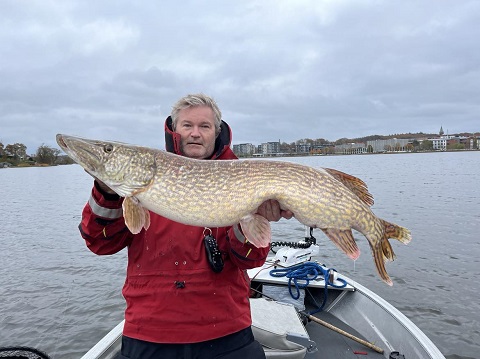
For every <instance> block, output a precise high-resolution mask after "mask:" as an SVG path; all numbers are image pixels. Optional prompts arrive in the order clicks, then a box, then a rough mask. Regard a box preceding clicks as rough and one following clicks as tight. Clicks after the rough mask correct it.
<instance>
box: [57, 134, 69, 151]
mask: <svg viewBox="0 0 480 359" xmlns="http://www.w3.org/2000/svg"><path fill="white" fill-rule="evenodd" d="M56 140H57V143H58V145H59V146H60V147H61V148H62V149H67V148H68V146H67V144H66V143H65V141H64V139H63V135H62V134H60V133H59V134H58V135H57V138H56Z"/></svg>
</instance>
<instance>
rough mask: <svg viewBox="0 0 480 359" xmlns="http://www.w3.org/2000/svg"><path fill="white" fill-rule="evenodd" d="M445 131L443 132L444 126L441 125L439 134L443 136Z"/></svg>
mask: <svg viewBox="0 0 480 359" xmlns="http://www.w3.org/2000/svg"><path fill="white" fill-rule="evenodd" d="M443 134H444V132H443V126H440V132H439V135H440V136H443Z"/></svg>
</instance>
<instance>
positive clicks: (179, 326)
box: [80, 94, 292, 359]
mask: <svg viewBox="0 0 480 359" xmlns="http://www.w3.org/2000/svg"><path fill="white" fill-rule="evenodd" d="M165 139H166V147H167V151H169V152H174V153H176V154H179V155H183V156H187V157H191V158H196V159H202V160H224V159H236V156H235V155H234V153H233V152H232V150H231V149H230V143H231V132H230V128H229V126H228V125H227V124H226V123H225V122H223V121H222V119H221V112H220V110H219V108H218V106H217V104H216V103H215V101H214V100H213V99H212V98H210V97H208V96H205V95H203V94H197V95H188V96H185V97H184V98H182V99H180V100H179V101H178V102H177V103H176V104H175V105H174V106H173V110H172V113H171V116H169V117H168V118H167V120H166V122H165ZM122 200H123V199H122V198H120V197H119V196H118V195H117V194H115V193H114V192H113V191H112V190H110V189H109V188H108V187H107V186H106V185H105V184H103V183H101V182H99V181H98V180H95V182H94V188H93V190H92V194H91V198H90V200H89V201H88V203H87V205H86V206H85V208H84V210H83V215H82V222H81V225H80V231H81V234H82V237H83V238H84V239H85V241H86V243H87V246H88V247H89V248H90V250H91V251H93V252H94V253H96V254H99V255H104V254H113V253H116V252H118V251H120V250H122V249H123V248H128V266H127V278H126V281H125V285H124V287H123V296H124V297H125V300H126V304H127V307H126V310H125V326H124V330H123V339H122V356H123V357H124V358H142V359H148V358H205V359H207V358H208V359H211V358H225V359H227V358H228V359H234V358H242V359H245V358H251V359H255V358H264V357H265V355H264V353H263V349H262V348H261V346H260V344H259V343H258V342H256V341H255V340H254V338H253V334H252V331H251V327H250V326H251V316H250V306H249V301H248V293H249V283H248V280H247V278H246V276H245V270H246V269H249V268H254V267H258V266H261V265H262V264H263V263H264V262H265V259H266V257H267V254H268V251H269V248H255V247H254V246H252V245H251V244H250V243H249V242H248V241H246V240H245V237H244V236H243V234H242V232H241V229H240V227H239V226H238V225H234V226H232V227H226V228H203V227H193V226H187V225H184V224H180V223H177V222H174V221H171V220H169V219H166V218H164V217H162V216H159V215H157V214H154V213H150V221H151V223H150V227H149V229H148V230H147V231H145V230H142V231H141V232H140V233H138V234H137V235H133V234H132V233H130V231H129V230H128V229H127V227H126V226H125V223H124V220H123V217H122V212H121V210H120V209H121V205H122ZM205 210H206V211H208V208H205ZM258 214H260V215H262V216H263V217H265V218H266V219H267V220H269V221H278V220H279V219H280V218H281V217H285V218H291V217H292V213H291V212H289V211H282V210H281V209H280V207H279V204H278V202H276V201H267V202H265V203H263V204H262V205H261V206H260V207H259V209H258ZM205 239H207V240H208V243H210V244H211V245H213V246H217V247H218V250H219V252H220V253H221V255H220V259H219V258H218V256H217V257H216V260H215V261H213V262H214V263H212V260H211V257H212V256H214V253H215V250H207V247H208V248H211V247H210V246H206V245H205V243H204V242H205ZM209 258H210V260H209Z"/></svg>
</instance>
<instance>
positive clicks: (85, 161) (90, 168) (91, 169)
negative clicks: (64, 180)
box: [56, 134, 101, 175]
mask: <svg viewBox="0 0 480 359" xmlns="http://www.w3.org/2000/svg"><path fill="white" fill-rule="evenodd" d="M69 139H70V141H69ZM56 140H57V143H58V145H59V146H60V147H61V148H62V150H63V151H64V152H65V153H66V154H67V155H68V156H70V157H71V158H72V159H73V160H74V161H75V162H77V163H78V164H80V165H82V166H83V167H84V168H85V170H86V171H87V172H88V173H90V174H91V175H93V174H94V173H95V171H96V170H97V166H95V164H98V163H100V161H101V158H100V156H99V155H98V153H95V151H92V150H91V149H90V148H89V146H88V143H87V142H86V141H85V140H84V139H82V138H76V137H71V136H68V135H62V134H57V136H56Z"/></svg>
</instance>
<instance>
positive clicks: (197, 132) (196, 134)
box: [190, 126, 200, 137]
mask: <svg viewBox="0 0 480 359" xmlns="http://www.w3.org/2000/svg"><path fill="white" fill-rule="evenodd" d="M190 136H192V137H200V128H199V127H198V126H193V127H192V132H191V133H190Z"/></svg>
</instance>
